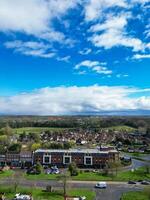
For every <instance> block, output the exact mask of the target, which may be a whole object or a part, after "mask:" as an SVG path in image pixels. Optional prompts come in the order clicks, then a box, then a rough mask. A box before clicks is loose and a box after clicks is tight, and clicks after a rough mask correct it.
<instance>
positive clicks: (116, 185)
mask: <svg viewBox="0 0 150 200" xmlns="http://www.w3.org/2000/svg"><path fill="white" fill-rule="evenodd" d="M14 183H15V181H14V180H12V179H10V178H7V179H3V180H0V185H13V184H14ZM96 183H97V182H95V181H68V183H67V188H82V189H89V190H91V191H95V192H96V198H95V200H120V197H121V195H122V194H123V193H124V192H128V191H139V190H142V189H143V185H140V184H138V185H129V184H127V183H126V182H111V181H109V182H107V185H108V187H107V188H106V189H95V187H94V186H95V184H96ZM18 185H19V186H26V187H37V188H46V186H47V185H51V186H52V187H53V188H54V189H60V188H62V183H61V182H59V181H53V180H50V181H44V180H43V181H35V180H26V179H20V180H19V182H18Z"/></svg>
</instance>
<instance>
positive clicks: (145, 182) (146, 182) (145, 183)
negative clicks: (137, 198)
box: [141, 181, 150, 185]
mask: <svg viewBox="0 0 150 200" xmlns="http://www.w3.org/2000/svg"><path fill="white" fill-rule="evenodd" d="M141 184H142V185H150V182H149V181H142V182H141Z"/></svg>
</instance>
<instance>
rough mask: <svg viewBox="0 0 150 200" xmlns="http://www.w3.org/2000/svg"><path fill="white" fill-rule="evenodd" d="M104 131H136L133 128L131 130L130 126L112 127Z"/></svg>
mask: <svg viewBox="0 0 150 200" xmlns="http://www.w3.org/2000/svg"><path fill="white" fill-rule="evenodd" d="M105 129H108V130H112V131H127V132H132V131H135V130H136V129H135V128H132V127H130V126H112V127H108V128H105Z"/></svg>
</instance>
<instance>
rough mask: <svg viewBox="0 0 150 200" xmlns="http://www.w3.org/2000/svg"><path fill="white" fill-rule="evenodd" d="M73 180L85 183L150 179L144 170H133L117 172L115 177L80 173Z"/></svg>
mask: <svg viewBox="0 0 150 200" xmlns="http://www.w3.org/2000/svg"><path fill="white" fill-rule="evenodd" d="M73 179H74V180H81V181H83V180H86V181H101V180H105V181H129V180H135V181H136V180H141V179H142V180H148V179H150V174H149V173H148V174H147V173H145V169H144V168H140V169H138V170H135V171H134V172H131V171H126V172H118V173H117V175H115V174H114V175H102V174H101V173H93V172H84V173H80V174H79V175H78V176H75V177H73Z"/></svg>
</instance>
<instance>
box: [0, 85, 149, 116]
mask: <svg viewBox="0 0 150 200" xmlns="http://www.w3.org/2000/svg"><path fill="white" fill-rule="evenodd" d="M133 94H134V95H135V96H138V97H136V98H133V97H132V96H133ZM144 94H145V95H144ZM136 110H147V111H150V89H149V88H148V89H142V90H141V89H138V88H132V87H118V86H117V87H115V86H114V87H112V86H111V87H110V86H98V85H93V86H87V87H77V86H72V87H64V86H60V87H54V88H51V87H47V88H42V89H38V90H34V91H32V92H29V93H22V94H18V95H14V96H9V97H2V96H1V97H0V113H1V114H21V115H23V114H30V115H31V114H33V115H63V114H64V115H71V114H89V113H92V114H94V113H99V114H101V113H103V112H106V113H109V112H111V111H115V112H120V111H136Z"/></svg>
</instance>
